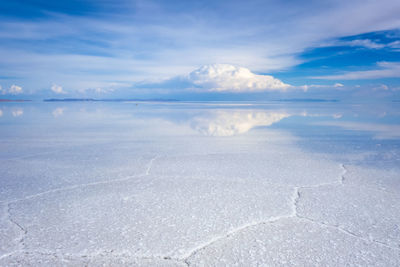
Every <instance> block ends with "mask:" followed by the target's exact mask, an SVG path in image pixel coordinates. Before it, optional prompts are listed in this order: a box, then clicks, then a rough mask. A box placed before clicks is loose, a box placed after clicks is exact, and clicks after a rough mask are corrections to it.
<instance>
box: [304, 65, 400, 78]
mask: <svg viewBox="0 0 400 267" xmlns="http://www.w3.org/2000/svg"><path fill="white" fill-rule="evenodd" d="M311 78H312V79H321V80H367V79H382V78H400V62H378V63H377V68H375V69H371V70H362V71H348V72H344V73H340V74H334V75H325V76H313V77H311Z"/></svg>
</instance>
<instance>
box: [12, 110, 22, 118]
mask: <svg viewBox="0 0 400 267" xmlns="http://www.w3.org/2000/svg"><path fill="white" fill-rule="evenodd" d="M11 113H12V115H13V116H14V117H19V116H22V114H24V110H23V109H22V108H17V109H14V110H13V111H12V112H11Z"/></svg>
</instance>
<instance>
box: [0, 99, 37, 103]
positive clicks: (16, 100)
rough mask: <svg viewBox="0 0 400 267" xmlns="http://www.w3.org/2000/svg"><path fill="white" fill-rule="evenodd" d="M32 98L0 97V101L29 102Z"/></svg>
mask: <svg viewBox="0 0 400 267" xmlns="http://www.w3.org/2000/svg"><path fill="white" fill-rule="evenodd" d="M30 101H32V100H26V99H0V102H30Z"/></svg>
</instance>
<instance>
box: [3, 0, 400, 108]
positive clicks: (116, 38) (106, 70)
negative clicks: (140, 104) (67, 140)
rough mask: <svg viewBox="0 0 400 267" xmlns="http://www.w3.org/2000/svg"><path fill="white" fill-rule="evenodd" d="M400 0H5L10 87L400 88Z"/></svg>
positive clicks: (76, 93) (52, 93)
mask: <svg viewBox="0 0 400 267" xmlns="http://www.w3.org/2000/svg"><path fill="white" fill-rule="evenodd" d="M398 14H400V1H397V0H383V1H370V0H363V1H361V0H360V1H354V0H352V1H306V2H305V1H297V0H291V1H265V0H264V1H258V0H257V1H200V0H198V1H171V0H170V1H151V0H150V1H125V0H123V1H105V0H97V1H77V0H69V1H45V0H13V1H6V0H0V58H1V61H0V86H1V90H0V98H16V97H18V98H47V97H62V98H66V97H96V98H117V97H118V98H119V97H127V98H149V97H163V98H178V99H185V100H197V99H199V100H200V99H207V100H212V99H218V100H223V99H238V100H241V99H243V100H248V99H252V98H255V99H260V98H264V99H268V98H276V97H279V98H282V97H283V98H289V97H307V98H311V97H330V98H332V97H333V98H376V97H378V98H385V99H399V98H400V97H399V96H400V17H399V15H398Z"/></svg>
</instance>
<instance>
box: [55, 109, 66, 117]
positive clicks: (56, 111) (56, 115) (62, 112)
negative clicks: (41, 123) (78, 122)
mask: <svg viewBox="0 0 400 267" xmlns="http://www.w3.org/2000/svg"><path fill="white" fill-rule="evenodd" d="M64 110H65V108H56V109H55V110H53V112H52V114H53V116H54V117H55V118H57V117H59V116H62V115H63V114H64Z"/></svg>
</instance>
